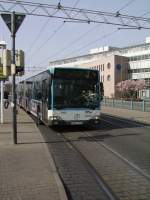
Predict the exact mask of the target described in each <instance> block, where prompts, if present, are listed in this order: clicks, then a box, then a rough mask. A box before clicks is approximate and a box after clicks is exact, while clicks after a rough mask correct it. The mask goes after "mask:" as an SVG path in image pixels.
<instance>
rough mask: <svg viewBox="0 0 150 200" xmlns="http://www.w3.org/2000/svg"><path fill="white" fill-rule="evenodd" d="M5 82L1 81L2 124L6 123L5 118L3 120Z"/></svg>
mask: <svg viewBox="0 0 150 200" xmlns="http://www.w3.org/2000/svg"><path fill="white" fill-rule="evenodd" d="M3 94H4V93H3V81H1V124H3V123H4V118H3V98H4V96H3Z"/></svg>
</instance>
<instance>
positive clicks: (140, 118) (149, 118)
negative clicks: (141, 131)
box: [102, 107, 150, 124]
mask: <svg viewBox="0 0 150 200" xmlns="http://www.w3.org/2000/svg"><path fill="white" fill-rule="evenodd" d="M102 113H105V114H108V115H113V116H118V117H122V118H127V119H131V120H135V121H137V122H143V123H146V124H150V112H141V111H136V110H127V109H119V108H112V107H102Z"/></svg>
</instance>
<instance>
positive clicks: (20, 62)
mask: <svg viewBox="0 0 150 200" xmlns="http://www.w3.org/2000/svg"><path fill="white" fill-rule="evenodd" d="M16 74H18V75H19V76H22V75H24V51H22V50H17V52H16Z"/></svg>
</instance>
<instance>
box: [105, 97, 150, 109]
mask: <svg viewBox="0 0 150 200" xmlns="http://www.w3.org/2000/svg"><path fill="white" fill-rule="evenodd" d="M102 106H107V107H114V108H123V109H128V110H138V111H143V112H150V101H148V100H142V101H133V100H123V99H111V98H104V99H103V101H102Z"/></svg>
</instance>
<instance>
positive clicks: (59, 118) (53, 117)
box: [49, 115, 62, 121]
mask: <svg viewBox="0 0 150 200" xmlns="http://www.w3.org/2000/svg"><path fill="white" fill-rule="evenodd" d="M49 119H50V120H56V121H57V120H62V119H61V117H60V116H57V115H55V116H50V117H49Z"/></svg>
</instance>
